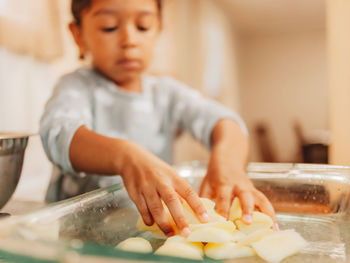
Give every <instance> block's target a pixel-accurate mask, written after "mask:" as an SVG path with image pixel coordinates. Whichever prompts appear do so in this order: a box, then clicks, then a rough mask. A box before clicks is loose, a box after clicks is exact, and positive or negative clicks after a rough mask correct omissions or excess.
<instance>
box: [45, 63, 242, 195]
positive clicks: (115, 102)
mask: <svg viewBox="0 0 350 263" xmlns="http://www.w3.org/2000/svg"><path fill="white" fill-rule="evenodd" d="M223 118H230V119H233V120H235V121H237V122H238V123H239V125H240V127H241V128H242V130H243V131H244V132H245V133H247V129H246V127H245V125H244V123H243V121H242V119H241V118H240V117H239V116H238V115H237V114H236V113H234V112H232V111H231V110H229V109H227V108H225V107H223V106H222V105H220V104H219V103H217V102H215V101H213V100H209V99H206V98H204V97H202V96H201V95H200V93H199V92H197V91H195V90H193V89H190V88H188V87H187V86H186V85H184V84H182V83H180V82H178V81H176V80H174V79H172V78H166V77H153V76H144V77H143V79H142V92H141V93H132V92H127V91H124V90H122V89H120V88H118V86H116V84H115V83H113V82H112V81H110V80H108V79H107V78H105V77H103V76H102V75H101V74H99V73H98V72H96V71H95V70H93V69H89V68H81V69H78V70H76V71H75V72H73V73H70V74H68V75H65V76H63V77H62V78H61V79H60V80H59V82H58V84H57V86H56V88H55V91H54V93H53V95H52V97H51V99H50V100H49V101H48V103H47V105H46V108H45V113H44V115H43V117H42V119H41V125H40V135H41V139H42V143H43V146H44V149H45V152H46V154H47V156H48V158H49V159H50V160H51V161H52V162H53V163H54V164H55V166H56V170H55V173H54V175H53V178H52V180H51V184H50V187H49V192H48V200H49V201H56V200H60V199H64V198H68V197H71V196H75V195H77V194H81V193H84V192H86V191H89V190H92V189H96V188H98V187H101V186H106V185H108V184H113V183H118V182H120V181H121V179H120V178H119V177H117V176H112V177H105V176H96V175H87V174H84V173H77V172H76V171H74V169H73V167H72V164H71V162H70V160H69V146H70V143H71V140H72V137H73V135H74V133H75V131H76V130H77V129H78V128H79V127H80V126H82V125H86V126H87V127H88V128H90V129H92V130H94V131H95V132H97V133H100V134H103V135H106V136H110V137H113V138H121V139H126V140H130V141H133V142H135V143H138V144H139V145H141V146H143V147H145V148H146V149H148V150H149V151H151V152H152V153H154V154H155V155H157V156H158V157H160V158H161V159H163V160H164V161H166V162H168V163H171V161H172V146H173V142H174V140H175V137H176V132H177V130H178V129H180V130H183V131H188V132H190V133H191V134H192V135H193V136H194V137H195V138H196V139H197V140H199V141H200V142H202V143H203V144H204V145H205V146H206V147H208V148H210V135H211V132H212V129H213V127H214V126H215V124H216V123H217V121H218V120H220V119H223Z"/></svg>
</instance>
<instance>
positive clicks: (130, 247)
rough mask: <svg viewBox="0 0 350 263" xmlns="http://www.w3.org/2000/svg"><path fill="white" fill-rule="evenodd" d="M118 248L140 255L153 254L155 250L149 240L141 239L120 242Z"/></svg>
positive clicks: (135, 238) (133, 238)
mask: <svg viewBox="0 0 350 263" xmlns="http://www.w3.org/2000/svg"><path fill="white" fill-rule="evenodd" d="M116 248H118V249H121V250H125V251H131V252H139V253H152V252H153V249H152V246H151V244H150V243H149V241H148V240H146V239H144V238H141V237H131V238H128V239H126V240H124V241H122V242H120V243H119V244H118V245H117V246H116Z"/></svg>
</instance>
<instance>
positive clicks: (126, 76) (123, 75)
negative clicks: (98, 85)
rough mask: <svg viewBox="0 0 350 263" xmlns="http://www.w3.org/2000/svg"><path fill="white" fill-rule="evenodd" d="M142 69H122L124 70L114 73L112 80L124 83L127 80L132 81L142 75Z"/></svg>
mask: <svg viewBox="0 0 350 263" xmlns="http://www.w3.org/2000/svg"><path fill="white" fill-rule="evenodd" d="M142 73H143V71H142V70H132V71H131V70H129V71H124V72H118V73H116V74H114V78H113V79H114V80H115V81H116V82H117V83H125V82H129V81H133V80H135V79H137V78H139V77H140V76H141V75H142Z"/></svg>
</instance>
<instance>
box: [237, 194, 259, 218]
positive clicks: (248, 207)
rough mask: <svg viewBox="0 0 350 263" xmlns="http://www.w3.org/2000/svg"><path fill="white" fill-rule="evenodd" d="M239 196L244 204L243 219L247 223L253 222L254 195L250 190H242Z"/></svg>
mask: <svg viewBox="0 0 350 263" xmlns="http://www.w3.org/2000/svg"><path fill="white" fill-rule="evenodd" d="M238 198H239V199H240V201H241V205H242V219H243V222H244V223H246V224H251V223H252V222H253V217H252V214H253V211H254V206H255V202H254V196H253V194H252V193H251V192H250V191H242V192H240V193H239V194H238Z"/></svg>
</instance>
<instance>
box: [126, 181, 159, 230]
mask: <svg viewBox="0 0 350 263" xmlns="http://www.w3.org/2000/svg"><path fill="white" fill-rule="evenodd" d="M125 188H126V190H127V191H128V195H129V197H130V199H131V200H132V201H133V202H134V203H135V205H136V207H137V210H138V211H139V212H140V215H141V217H142V219H143V222H144V223H145V224H146V225H148V226H151V225H153V223H154V220H153V218H152V215H151V213H150V211H149V210H148V207H147V204H146V201H145V199H144V197H143V195H142V194H141V193H139V192H138V191H137V189H136V187H134V185H133V184H129V183H125Z"/></svg>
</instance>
